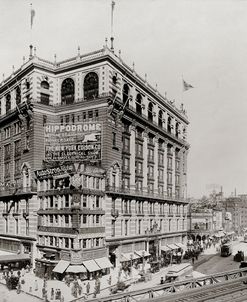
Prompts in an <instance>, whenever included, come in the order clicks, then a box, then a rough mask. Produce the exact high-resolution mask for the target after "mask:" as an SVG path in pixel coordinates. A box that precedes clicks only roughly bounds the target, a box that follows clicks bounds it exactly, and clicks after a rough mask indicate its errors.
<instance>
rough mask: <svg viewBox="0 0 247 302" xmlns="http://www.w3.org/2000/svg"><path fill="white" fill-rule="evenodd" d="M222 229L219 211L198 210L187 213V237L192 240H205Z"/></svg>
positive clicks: (220, 212) (220, 211) (221, 218)
mask: <svg viewBox="0 0 247 302" xmlns="http://www.w3.org/2000/svg"><path fill="white" fill-rule="evenodd" d="M222 229H223V214H222V210H219V209H207V208H198V209H191V208H190V210H189V213H188V236H189V237H190V238H191V239H192V240H193V241H195V240H199V241H200V240H205V239H208V238H209V237H211V236H213V235H215V234H217V233H218V232H219V231H221V230H222Z"/></svg>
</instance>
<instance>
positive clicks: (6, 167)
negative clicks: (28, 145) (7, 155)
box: [4, 162, 10, 178]
mask: <svg viewBox="0 0 247 302" xmlns="http://www.w3.org/2000/svg"><path fill="white" fill-rule="evenodd" d="M4 177H5V178H9V177H10V162H6V163H4Z"/></svg>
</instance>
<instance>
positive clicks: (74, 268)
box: [53, 265, 87, 274]
mask: <svg viewBox="0 0 247 302" xmlns="http://www.w3.org/2000/svg"><path fill="white" fill-rule="evenodd" d="M53 271H54V270H53ZM86 272H87V270H86V268H85V266H84V265H70V266H69V267H68V268H67V269H66V273H74V274H77V273H86Z"/></svg>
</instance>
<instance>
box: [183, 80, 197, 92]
mask: <svg viewBox="0 0 247 302" xmlns="http://www.w3.org/2000/svg"><path fill="white" fill-rule="evenodd" d="M183 85H184V91H186V90H189V89H190V88H194V87H193V86H192V85H190V84H188V83H187V82H185V80H183Z"/></svg>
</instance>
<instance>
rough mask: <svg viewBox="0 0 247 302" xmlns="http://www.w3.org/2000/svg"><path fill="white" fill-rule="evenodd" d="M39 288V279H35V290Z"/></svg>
mask: <svg viewBox="0 0 247 302" xmlns="http://www.w3.org/2000/svg"><path fill="white" fill-rule="evenodd" d="M38 289H39V287H38V281H37V280H35V283H34V290H35V291H37V290H38Z"/></svg>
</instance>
